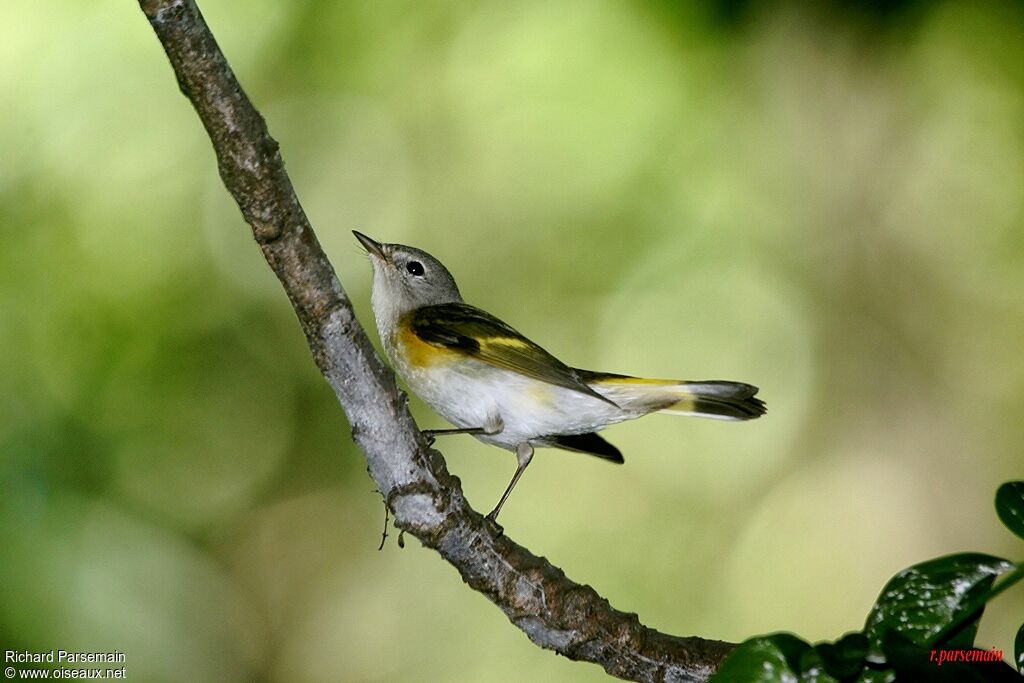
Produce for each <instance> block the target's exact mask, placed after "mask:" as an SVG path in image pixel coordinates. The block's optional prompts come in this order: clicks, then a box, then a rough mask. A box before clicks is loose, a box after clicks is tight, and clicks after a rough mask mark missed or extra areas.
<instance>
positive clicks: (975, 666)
mask: <svg viewBox="0 0 1024 683" xmlns="http://www.w3.org/2000/svg"><path fill="white" fill-rule="evenodd" d="M956 649H958V650H961V651H963V650H974V648H956ZM882 651H883V652H884V653H885V659H886V661H887V662H888V663H889V666H891V667H892V668H893V670H894V671H895V672H896V680H897V681H914V683H999V682H1000V681H1007V683H1020V677H1019V676H1017V673H1016V672H1015V671H1014V670H1013V669H1012V668H1011V667H1010V666H1009V665H1007V664H1006V662H1002V661H995V662H992V661H974V662H966V661H954V662H948V661H947V662H944V663H943V664H941V665H940V664H939V663H938V661H937V653H936V651H934V650H930V649H929V648H927V647H921V646H920V645H918V644H917V643H914V642H912V641H911V640H910V639H909V638H907V637H906V636H905V635H903V634H902V633H900V632H899V631H889V632H887V633H886V634H885V636H884V637H883V639H882ZM976 652H977V653H978V654H980V655H982V656H985V655H988V654H989V653H987V652H985V651H983V650H976Z"/></svg>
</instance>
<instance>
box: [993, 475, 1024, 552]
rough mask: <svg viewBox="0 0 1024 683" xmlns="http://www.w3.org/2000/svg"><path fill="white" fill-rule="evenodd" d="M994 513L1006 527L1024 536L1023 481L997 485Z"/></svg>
mask: <svg viewBox="0 0 1024 683" xmlns="http://www.w3.org/2000/svg"><path fill="white" fill-rule="evenodd" d="M996 514H997V515H999V519H1000V520H1002V522H1003V524H1005V525H1006V528H1007V529H1009V530H1010V531H1012V532H1013V533H1015V534H1016V535H1017V536H1019V537H1021V538H1024V481H1008V482H1006V483H1005V484H1003V485H1002V486H1000V487H999V490H998V491H996Z"/></svg>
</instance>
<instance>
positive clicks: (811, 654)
mask: <svg viewBox="0 0 1024 683" xmlns="http://www.w3.org/2000/svg"><path fill="white" fill-rule="evenodd" d="M800 683H841V682H840V680H839V679H838V678H835V677H834V676H832V675H830V674H829V673H828V671H826V670H825V663H824V662H823V661H822V660H821V655H820V654H819V653H818V650H817V648H816V647H812V648H808V649H806V650H804V652H803V654H802V655H800Z"/></svg>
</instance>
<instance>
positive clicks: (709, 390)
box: [577, 370, 766, 420]
mask: <svg viewBox="0 0 1024 683" xmlns="http://www.w3.org/2000/svg"><path fill="white" fill-rule="evenodd" d="M577 373H579V374H580V375H581V377H582V379H583V380H584V381H585V382H586V383H587V384H589V385H590V386H591V387H592V388H593V389H595V390H596V391H598V392H600V393H601V394H603V395H604V396H605V397H607V398H609V399H611V400H612V401H614V402H615V403H616V404H617V405H618V406H620V407H621V408H623V409H624V410H627V411H637V412H640V413H647V412H662V413H668V414H670V415H695V416H697V417H710V418H713V419H717V420H753V419H754V418H758V417H761V416H762V415H764V414H765V412H766V408H765V404H764V401H762V400H761V399H759V398H756V397H755V394H757V391H758V389H757V387H755V386H753V385H750V384H744V383H743V382H728V381H725V380H706V381H701V382H685V381H680V380H663V379H642V378H639V377H629V376H626V375H611V374H604V373H592V372H584V371H579V370H577Z"/></svg>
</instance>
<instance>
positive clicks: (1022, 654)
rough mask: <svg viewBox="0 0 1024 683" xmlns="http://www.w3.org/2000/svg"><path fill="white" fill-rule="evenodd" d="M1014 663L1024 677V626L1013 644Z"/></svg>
mask: <svg viewBox="0 0 1024 683" xmlns="http://www.w3.org/2000/svg"><path fill="white" fill-rule="evenodd" d="M1013 661H1014V662H1015V663H1016V664H1017V671H1019V672H1020V675H1021V676H1024V624H1021V625H1020V630H1019V631H1017V637H1016V638H1015V639H1014V643H1013Z"/></svg>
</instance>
